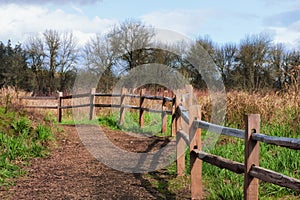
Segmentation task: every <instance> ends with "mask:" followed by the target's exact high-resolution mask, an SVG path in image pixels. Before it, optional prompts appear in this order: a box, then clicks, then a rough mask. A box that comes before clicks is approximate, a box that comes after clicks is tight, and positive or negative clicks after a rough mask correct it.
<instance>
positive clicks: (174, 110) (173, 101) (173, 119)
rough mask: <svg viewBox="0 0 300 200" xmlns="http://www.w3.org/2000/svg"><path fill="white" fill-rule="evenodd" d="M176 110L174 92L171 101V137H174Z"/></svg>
mask: <svg viewBox="0 0 300 200" xmlns="http://www.w3.org/2000/svg"><path fill="white" fill-rule="evenodd" d="M176 109H177V106H176V92H174V94H173V100H172V130H171V131H172V133H171V135H172V136H175V135H176V132H177V130H176Z"/></svg>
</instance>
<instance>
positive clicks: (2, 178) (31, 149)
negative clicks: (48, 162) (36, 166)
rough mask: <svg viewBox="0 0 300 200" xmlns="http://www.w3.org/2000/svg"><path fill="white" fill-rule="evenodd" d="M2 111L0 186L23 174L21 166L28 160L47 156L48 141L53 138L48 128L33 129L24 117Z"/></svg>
mask: <svg viewBox="0 0 300 200" xmlns="http://www.w3.org/2000/svg"><path fill="white" fill-rule="evenodd" d="M3 110H4V108H0V121H2V120H4V123H0V153H1V154H0V186H1V185H8V184H10V181H9V179H10V178H14V177H16V176H18V175H20V174H22V173H24V172H23V171H22V165H24V163H26V162H28V161H29V159H30V158H32V157H42V156H45V155H47V153H48V151H47V149H48V141H49V140H51V139H52V138H53V135H52V132H51V128H50V127H49V126H47V125H44V124H38V125H37V126H36V127H34V126H33V125H32V122H31V121H30V120H29V119H28V117H27V116H26V115H20V113H16V112H12V111H11V112H8V113H5V112H4V111H3ZM7 124H8V125H7ZM17 163H18V164H17Z"/></svg>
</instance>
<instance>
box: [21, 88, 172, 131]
mask: <svg viewBox="0 0 300 200" xmlns="http://www.w3.org/2000/svg"><path fill="white" fill-rule="evenodd" d="M145 92H146V90H145V89H141V90H140V94H139V95H136V94H130V93H128V89H126V88H122V90H121V93H120V94H104V93H96V89H95V88H92V89H91V92H89V93H84V94H75V95H66V96H63V94H62V92H58V95H57V97H20V99H21V100H33V101H35V100H44V101H47V100H50V101H56V104H55V105H42V106H41V105H26V106H24V107H25V108H32V109H56V110H57V121H58V122H61V121H62V116H63V110H64V109H71V108H82V107H89V108H90V111H89V119H90V120H92V119H94V117H95V108H119V109H120V124H123V123H124V117H125V110H126V109H133V110H139V124H140V127H143V126H144V112H145V111H146V112H152V113H161V119H162V129H161V131H162V132H166V130H167V116H168V115H173V114H172V112H174V110H168V106H167V104H168V103H170V104H172V105H171V107H173V102H174V98H173V97H168V96H167V95H166V93H167V92H166V91H165V92H163V94H164V95H162V96H155V95H147V94H146V93H145ZM97 97H111V98H113V97H117V98H120V103H119V104H103V103H101V104H100V103H96V98H97ZM78 98H89V102H88V103H84V104H78V105H64V104H63V100H68V99H69V100H74V99H78ZM125 98H135V99H139V105H137V106H136V105H127V104H126V101H125ZM146 99H148V100H158V101H161V109H151V108H149V107H147V106H146V105H144V102H145V100H146Z"/></svg>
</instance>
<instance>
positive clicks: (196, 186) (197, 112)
mask: <svg viewBox="0 0 300 200" xmlns="http://www.w3.org/2000/svg"><path fill="white" fill-rule="evenodd" d="M189 115H190V121H189V138H190V170H191V199H202V196H203V195H202V160H201V159H199V158H198V154H196V153H195V152H194V151H193V150H201V129H199V128H197V127H195V124H194V121H195V120H201V108H200V106H199V105H191V106H190V107H189Z"/></svg>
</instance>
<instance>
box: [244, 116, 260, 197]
mask: <svg viewBox="0 0 300 200" xmlns="http://www.w3.org/2000/svg"><path fill="white" fill-rule="evenodd" d="M245 124H246V130H245V175H244V176H245V177H244V199H245V200H257V199H258V184H259V183H258V179H257V178H254V177H252V176H250V174H249V172H250V170H251V166H252V165H255V166H258V165H259V142H258V141H255V140H252V133H259V132H260V115H257V114H250V115H246V116H245Z"/></svg>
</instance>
